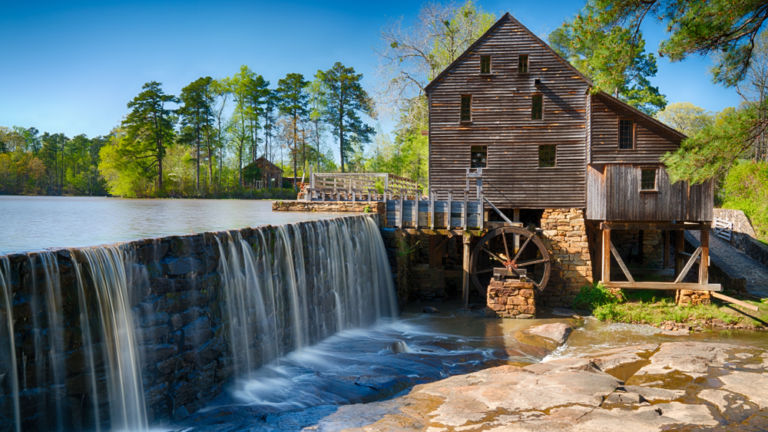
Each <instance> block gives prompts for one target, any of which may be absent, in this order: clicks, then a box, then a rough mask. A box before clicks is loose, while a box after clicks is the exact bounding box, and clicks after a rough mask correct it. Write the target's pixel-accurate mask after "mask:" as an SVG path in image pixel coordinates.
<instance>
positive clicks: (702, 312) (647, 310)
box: [592, 299, 759, 325]
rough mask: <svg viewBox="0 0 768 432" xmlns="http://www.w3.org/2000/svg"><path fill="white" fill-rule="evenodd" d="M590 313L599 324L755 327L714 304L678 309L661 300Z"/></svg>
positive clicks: (610, 306)
mask: <svg viewBox="0 0 768 432" xmlns="http://www.w3.org/2000/svg"><path fill="white" fill-rule="evenodd" d="M592 313H593V315H594V316H595V318H597V319H599V320H601V321H608V322H624V323H632V324H652V325H658V324H662V323H664V322H666V321H674V322H677V323H690V322H697V321H698V322H702V323H707V322H710V321H712V320H720V321H723V322H724V323H726V324H736V323H743V324H749V325H757V324H759V323H757V322H756V321H753V320H752V319H750V318H748V317H747V316H745V315H741V314H739V313H738V312H734V311H732V310H730V309H728V308H724V307H719V306H717V305H715V304H709V305H695V306H691V305H686V306H680V305H676V304H675V303H674V302H673V301H671V300H670V299H662V300H661V301H657V302H653V303H646V302H628V303H610V304H604V305H602V306H599V307H597V308H595V310H593V312H592Z"/></svg>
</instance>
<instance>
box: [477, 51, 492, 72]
mask: <svg viewBox="0 0 768 432" xmlns="http://www.w3.org/2000/svg"><path fill="white" fill-rule="evenodd" d="M480 73H481V74H484V75H487V74H490V73H491V56H489V55H482V56H480Z"/></svg>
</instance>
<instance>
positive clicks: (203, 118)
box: [178, 77, 213, 194]
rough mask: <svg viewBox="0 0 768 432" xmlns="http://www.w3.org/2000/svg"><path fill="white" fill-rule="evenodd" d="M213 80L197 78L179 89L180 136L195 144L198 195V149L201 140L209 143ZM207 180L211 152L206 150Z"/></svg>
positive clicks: (210, 171) (210, 169) (211, 121)
mask: <svg viewBox="0 0 768 432" xmlns="http://www.w3.org/2000/svg"><path fill="white" fill-rule="evenodd" d="M212 82H213V78H211V77H204V78H198V79H197V80H195V81H193V82H191V83H190V84H189V85H187V86H186V87H184V88H183V89H181V95H180V100H181V103H182V104H183V105H182V106H181V107H180V108H179V110H178V113H179V115H180V120H181V124H182V125H183V128H182V132H183V133H182V136H188V137H191V139H192V140H193V142H194V144H195V188H196V191H197V193H198V194H199V193H200V147H201V145H202V143H203V138H204V137H207V141H208V142H210V135H211V125H212V123H213V93H212V91H211V83H212ZM208 170H209V178H210V176H212V168H211V150H210V146H209V150H208Z"/></svg>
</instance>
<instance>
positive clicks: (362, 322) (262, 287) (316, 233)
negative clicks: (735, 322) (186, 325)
mask: <svg viewBox="0 0 768 432" xmlns="http://www.w3.org/2000/svg"><path fill="white" fill-rule="evenodd" d="M378 236H379V233H378V227H377V226H376V223H375V222H373V221H372V220H371V219H369V218H344V219H337V220H331V221H317V222H313V223H305V224H295V225H284V226H279V227H276V228H275V230H274V231H272V232H269V231H264V230H260V231H259V232H258V236H256V237H255V240H254V242H253V244H249V243H248V242H247V241H245V240H243V239H242V238H241V237H240V235H239V233H234V234H227V235H225V236H222V237H221V238H217V243H218V248H219V254H220V260H219V274H220V275H221V278H222V289H223V291H224V297H225V304H226V306H225V307H226V309H227V315H228V318H229V319H228V328H229V337H230V347H231V351H232V356H233V359H234V364H235V370H236V375H238V376H241V377H247V376H248V375H249V374H250V373H251V372H252V371H254V370H255V369H256V368H258V367H260V366H262V365H264V364H266V363H268V362H270V361H272V360H274V359H276V358H279V357H280V356H282V355H284V354H286V353H287V352H290V351H293V350H296V349H300V348H302V347H305V346H307V345H308V344H310V343H316V342H318V341H319V340H320V339H322V338H325V337H328V336H330V335H331V334H333V333H336V332H338V331H341V330H344V329H347V328H352V327H360V326H366V325H370V324H373V323H374V322H376V320H378V319H379V318H381V317H393V316H395V315H396V313H397V305H396V300H395V294H394V286H393V282H392V277H391V273H390V269H389V263H388V262H387V257H386V251H385V250H384V245H383V243H382V242H381V241H378V240H376V239H377V237H378Z"/></svg>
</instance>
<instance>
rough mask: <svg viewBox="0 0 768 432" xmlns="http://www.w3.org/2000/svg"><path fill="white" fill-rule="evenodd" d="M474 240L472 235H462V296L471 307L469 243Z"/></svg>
mask: <svg viewBox="0 0 768 432" xmlns="http://www.w3.org/2000/svg"><path fill="white" fill-rule="evenodd" d="M471 240H472V237H471V235H469V234H468V233H466V232H465V233H464V234H463V235H462V260H461V269H462V275H461V298H462V303H463V304H464V307H465V308H468V307H469V244H470V241H471Z"/></svg>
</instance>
